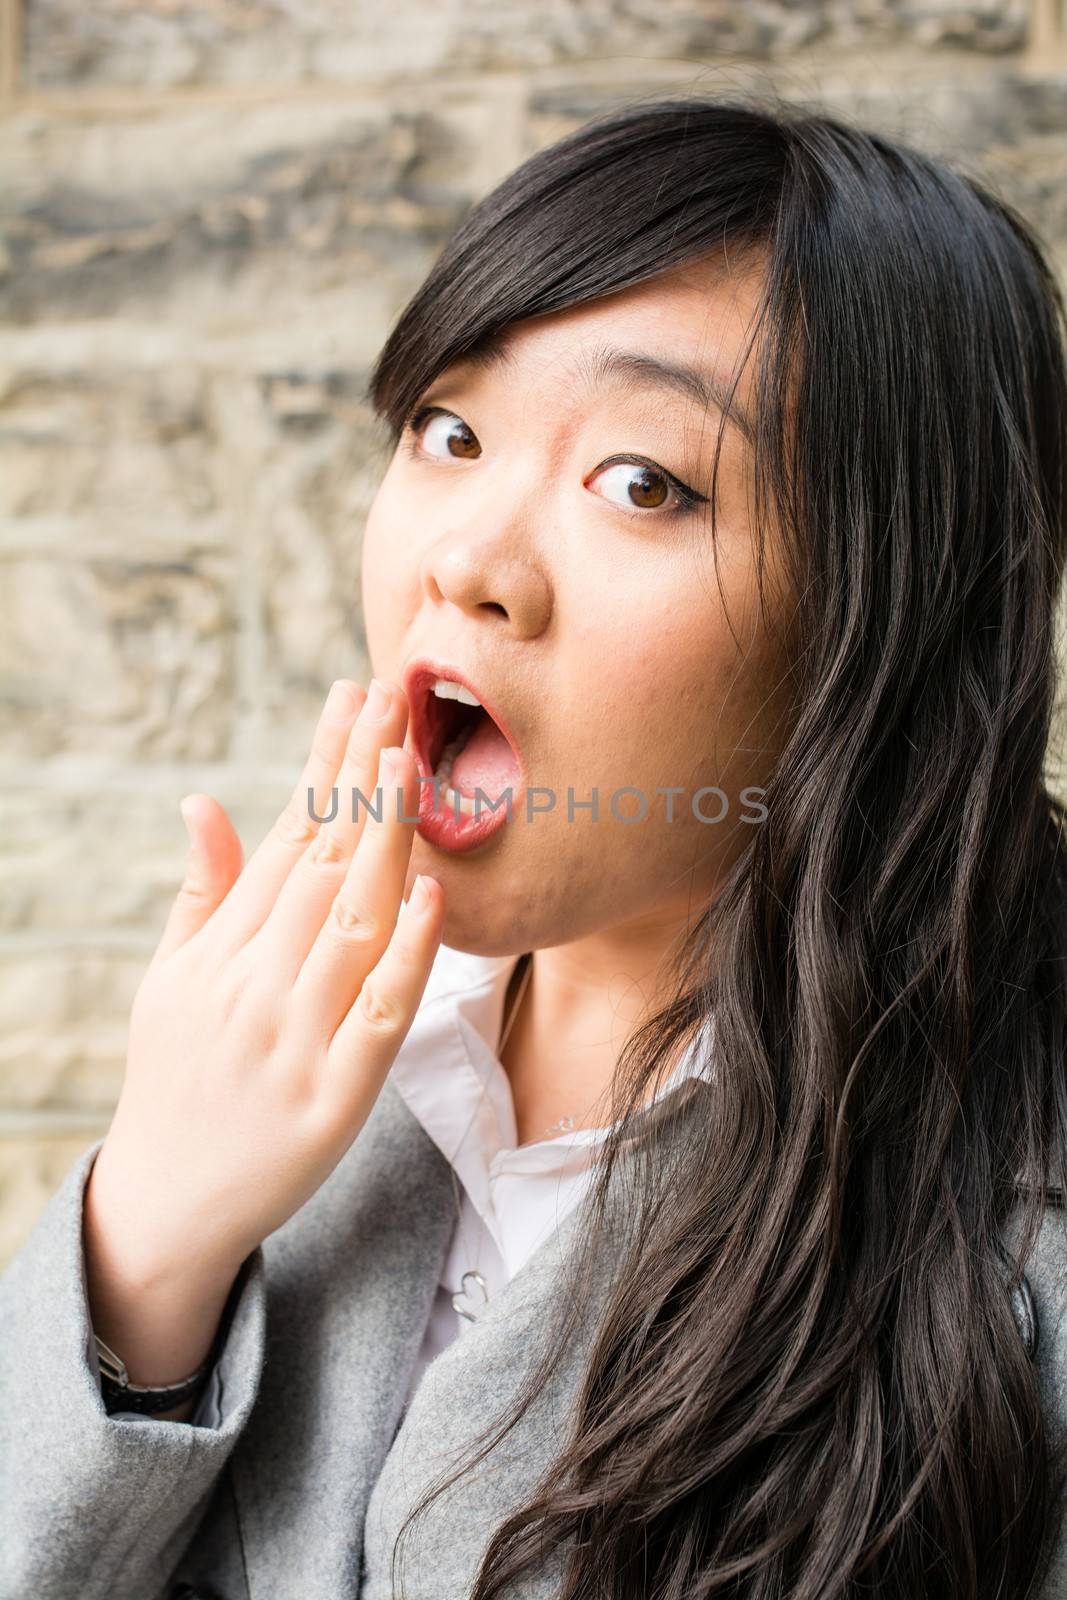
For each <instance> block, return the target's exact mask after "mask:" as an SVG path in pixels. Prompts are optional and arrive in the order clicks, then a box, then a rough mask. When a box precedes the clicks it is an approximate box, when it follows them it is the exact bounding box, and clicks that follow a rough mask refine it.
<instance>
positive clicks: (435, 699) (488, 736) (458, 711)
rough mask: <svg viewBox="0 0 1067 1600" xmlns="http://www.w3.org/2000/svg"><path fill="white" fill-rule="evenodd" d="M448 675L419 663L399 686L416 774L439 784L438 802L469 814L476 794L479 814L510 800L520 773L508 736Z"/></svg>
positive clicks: (467, 690)
mask: <svg viewBox="0 0 1067 1600" xmlns="http://www.w3.org/2000/svg"><path fill="white" fill-rule="evenodd" d="M452 671H453V669H449V668H438V667H434V666H433V665H420V666H419V667H418V668H417V669H415V670H414V671H413V672H412V673H411V675H410V677H409V680H408V682H407V683H406V684H405V688H406V691H407V695H408V700H409V703H410V707H411V730H412V742H413V745H414V749H415V755H416V757H417V759H418V762H419V767H420V771H421V773H422V775H423V776H424V777H430V776H431V775H432V776H434V777H436V778H437V779H438V780H439V785H440V796H441V800H442V803H445V804H449V805H453V806H456V807H458V809H459V810H460V811H461V812H462V813H466V814H468V815H470V814H473V813H475V811H476V806H475V801H476V799H477V797H478V796H479V794H480V796H481V801H480V805H479V807H478V810H480V811H485V810H486V809H487V802H490V801H491V802H493V803H494V804H495V803H498V802H500V801H501V800H502V798H504V797H506V796H507V794H508V793H509V792H510V794H511V797H512V799H513V800H514V797H515V795H516V792H517V790H518V788H519V786H520V784H521V782H522V769H521V766H520V762H519V758H518V753H517V750H516V747H515V744H514V741H513V740H512V738H511V735H510V733H509V732H508V731H507V730H506V729H505V727H504V726H502V724H501V721H500V719H499V718H498V717H497V716H496V715H495V714H494V713H493V712H492V711H491V710H490V709H489V708H488V707H487V706H485V705H483V704H482V703H481V701H480V699H479V697H478V695H477V694H476V692H475V691H474V690H473V688H471V686H470V685H468V684H466V683H463V682H461V681H460V680H459V679H458V678H455V677H454V676H452ZM427 787H429V786H427ZM505 804H506V801H505Z"/></svg>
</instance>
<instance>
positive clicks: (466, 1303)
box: [448, 952, 577, 1322]
mask: <svg viewBox="0 0 1067 1600" xmlns="http://www.w3.org/2000/svg"><path fill="white" fill-rule="evenodd" d="M522 959H523V960H524V961H525V963H526V967H525V970H524V972H523V974H522V977H521V978H520V979H519V987H518V988H517V989H516V991H515V998H514V1000H513V1001H512V1002H511V1005H510V1006H509V1007H508V1014H507V1018H506V1020H505V1022H504V1025H503V1027H502V1028H501V1031H500V1039H499V1041H498V1043H497V1047H496V1053H497V1056H498V1057H499V1056H502V1055H503V1054H504V1046H505V1045H506V1044H507V1041H508V1035H509V1034H510V1032H511V1029H512V1025H513V1023H514V1021H515V1018H516V1017H517V1016H518V1014H519V1007H520V1005H521V1004H522V999H523V995H524V994H525V993H526V989H527V986H528V985H529V982H530V974H531V973H532V972H533V953H532V952H530V953H528V954H527V955H525V956H524V957H522ZM576 1121H577V1117H576V1115H573V1114H572V1115H571V1116H568V1117H561V1118H560V1120H559V1121H558V1122H554V1123H553V1124H552V1126H551V1127H550V1128H546V1129H545V1131H544V1135H543V1137H545V1138H552V1137H553V1136H554V1135H555V1134H557V1133H566V1132H567V1131H568V1130H569V1129H570V1128H573V1127H574V1124H575V1122H576ZM448 1170H449V1174H450V1176H451V1179H452V1191H453V1194H454V1195H455V1198H456V1220H457V1222H461V1221H462V1207H461V1204H460V1196H459V1185H458V1183H457V1181H456V1173H455V1168H454V1167H453V1166H452V1165H451V1163H449V1169H448ZM480 1255H481V1241H479V1245H478V1249H477V1251H476V1252H475V1256H474V1266H473V1267H468V1269H467V1271H466V1272H465V1273H464V1274H463V1276H462V1278H461V1279H460V1284H459V1288H458V1289H457V1291H456V1293H455V1294H454V1295H453V1296H452V1309H453V1310H454V1311H456V1312H458V1314H459V1315H460V1316H461V1317H465V1318H466V1319H467V1321H468V1322H477V1320H478V1318H479V1317H480V1316H481V1314H482V1312H483V1311H484V1310H485V1308H486V1306H487V1305H488V1304H489V1287H488V1285H487V1283H486V1281H485V1278H484V1277H483V1276H482V1274H481V1273H480V1272H479V1271H478V1259H479V1257H480Z"/></svg>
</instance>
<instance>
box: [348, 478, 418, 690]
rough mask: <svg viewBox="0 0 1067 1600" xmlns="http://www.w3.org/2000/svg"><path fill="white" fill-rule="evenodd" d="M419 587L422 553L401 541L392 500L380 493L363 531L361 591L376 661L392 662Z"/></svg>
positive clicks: (383, 666) (365, 622) (371, 652)
mask: <svg viewBox="0 0 1067 1600" xmlns="http://www.w3.org/2000/svg"><path fill="white" fill-rule="evenodd" d="M417 584H418V553H417V551H415V550H414V549H413V548H412V544H411V541H409V540H405V539H404V538H402V537H401V535H400V532H399V530H398V528H397V526H396V524H395V520H394V519H393V518H391V517H390V504H389V498H388V496H387V495H386V494H385V493H384V492H382V491H379V494H378V496H377V498H376V499H375V501H374V504H373V505H372V506H371V509H370V513H369V515H368V517H367V522H366V525H365V527H364V530H363V547H362V554H361V587H362V600H363V620H364V627H365V630H366V635H367V647H368V650H369V652H370V656H371V659H372V661H376V662H379V663H380V664H382V670H383V671H386V672H389V671H391V670H392V669H391V668H390V667H389V666H388V665H386V663H387V662H388V661H389V659H390V655H391V650H390V646H391V643H392V641H393V640H394V639H395V638H396V637H397V636H398V634H399V633H400V631H401V630H402V629H403V627H404V624H405V619H406V617H407V616H408V614H409V612H410V610H411V605H412V601H411V596H412V594H413V593H415V591H416V589H417Z"/></svg>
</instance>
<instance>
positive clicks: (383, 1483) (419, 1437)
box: [359, 1204, 589, 1600]
mask: <svg viewBox="0 0 1067 1600" xmlns="http://www.w3.org/2000/svg"><path fill="white" fill-rule="evenodd" d="M584 1210H585V1206H584V1204H583V1205H581V1206H579V1207H578V1208H577V1209H576V1210H575V1211H573V1212H571V1214H570V1215H569V1216H568V1217H567V1218H566V1220H565V1221H564V1223H563V1224H562V1226H561V1227H560V1228H559V1230H558V1231H557V1233H555V1234H554V1235H552V1236H551V1237H550V1238H549V1239H548V1240H547V1241H546V1242H545V1243H544V1244H543V1245H542V1246H541V1247H540V1248H539V1249H538V1250H537V1251H536V1252H535V1253H534V1255H533V1256H531V1257H530V1259H529V1261H527V1263H526V1265H525V1266H524V1267H523V1268H522V1269H521V1270H520V1271H519V1272H518V1273H517V1274H516V1275H515V1277H513V1278H512V1279H511V1281H510V1282H509V1283H508V1284H507V1285H506V1286H505V1287H504V1289H502V1290H501V1292H500V1293H499V1294H498V1295H497V1297H496V1299H495V1300H493V1301H492V1302H491V1304H490V1305H489V1306H488V1307H487V1308H486V1310H485V1311H484V1312H483V1313H482V1315H481V1316H480V1317H479V1319H478V1321H477V1322H476V1323H474V1324H473V1325H472V1326H471V1327H470V1328H468V1329H467V1330H465V1331H464V1332H463V1333H462V1334H461V1335H460V1337H459V1338H458V1339H457V1340H455V1341H454V1342H453V1343H452V1344H450V1345H449V1346H448V1347H447V1349H445V1350H443V1351H442V1352H441V1354H440V1355H439V1356H438V1357H437V1358H436V1359H435V1360H434V1361H433V1362H431V1364H430V1366H429V1367H428V1368H427V1370H426V1372H425V1374H424V1376H423V1379H422V1382H421V1383H420V1384H419V1387H418V1389H417V1390H416V1391H415V1394H414V1396H413V1397H412V1401H411V1405H410V1408H409V1409H408V1412H407V1414H406V1415H405V1417H404V1420H403V1423H402V1425H401V1427H400V1430H399V1432H398V1433H397V1436H396V1439H395V1440H394V1442H393V1446H392V1449H391V1450H390V1451H389V1454H388V1457H387V1459H386V1461H385V1464H384V1467H383V1468H382V1471H381V1475H380V1477H379V1479H378V1482H377V1484H376V1485H375V1487H374V1490H373V1493H372V1495H371V1498H370V1503H369V1506H368V1509H367V1520H366V1526H365V1529H364V1561H365V1575H364V1582H363V1587H362V1589H361V1590H360V1591H359V1593H360V1600H392V1597H393V1595H394V1593H395V1592H396V1590H395V1588H394V1584H393V1571H392V1555H393V1547H394V1544H395V1542H396V1539H397V1535H398V1534H399V1531H400V1527H401V1524H402V1522H403V1520H404V1517H405V1516H406V1515H407V1513H408V1511H409V1510H411V1509H412V1508H413V1507H414V1506H415V1505H416V1503H417V1502H418V1500H419V1498H420V1496H421V1495H422V1493H423V1492H424V1491H425V1490H426V1489H427V1488H428V1487H429V1486H430V1485H431V1484H432V1483H433V1482H434V1481H435V1479H436V1477H437V1475H438V1474H439V1473H444V1472H447V1471H450V1470H452V1469H453V1468H454V1467H455V1466H456V1465H457V1464H458V1463H459V1461H460V1459H461V1458H463V1457H464V1456H465V1452H466V1450H467V1448H468V1446H469V1445H470V1443H471V1441H472V1440H473V1439H474V1438H475V1437H476V1436H477V1435H478V1433H479V1432H480V1431H481V1429H482V1428H484V1427H485V1426H486V1425H487V1424H488V1423H490V1422H491V1421H492V1420H493V1419H494V1418H496V1417H497V1416H498V1415H502V1414H503V1411H504V1409H505V1407H506V1406H507V1405H509V1404H510V1402H511V1400H512V1399H513V1398H514V1397H515V1395H517V1393H518V1392H519V1389H520V1388H521V1386H522V1385H523V1384H524V1382H525V1379H526V1377H527V1374H528V1373H529V1371H530V1370H531V1369H532V1367H533V1365H534V1364H535V1362H536V1361H537V1359H538V1358H539V1357H540V1355H541V1353H542V1351H543V1349H544V1345H545V1341H546V1339H548V1338H550V1337H551V1323H552V1313H553V1312H554V1311H555V1310H556V1309H557V1308H558V1303H559V1297H560V1296H562V1295H565V1294H567V1293H568V1288H569V1284H568V1278H567V1252H568V1249H569V1248H570V1246H571V1245H572V1242H573V1240H574V1237H575V1230H576V1228H577V1227H578V1226H579V1225H580V1220H581V1216H582V1213H583V1212H584ZM586 1287H587V1289H588V1287H589V1286H588V1285H587V1286H586ZM585 1346H586V1340H585V1338H584V1337H582V1338H579V1339H576V1340H575V1341H574V1343H573V1345H572V1349H571V1352H570V1355H569V1358H568V1360H567V1362H566V1365H565V1367H564V1370H563V1372H562V1373H561V1374H560V1375H559V1376H558V1377H557V1380H556V1382H555V1383H554V1384H551V1385H548V1386H546V1387H545V1388H544V1389H543V1390H542V1391H541V1392H540V1394H539V1395H538V1398H537V1400H536V1402H535V1404H534V1406H533V1407H532V1408H531V1410H530V1411H528V1412H527V1413H526V1415H525V1417H524V1418H523V1419H522V1421H521V1422H520V1423H519V1424H518V1425H517V1426H516V1428H515V1429H513V1431H512V1432H511V1433H510V1434H509V1435H508V1436H507V1438H506V1439H505V1440H504V1441H503V1443H502V1444H500V1445H498V1446H497V1447H496V1448H495V1449H493V1450H492V1451H491V1452H490V1454H489V1456H488V1457H487V1459H486V1461H485V1462H483V1463H481V1464H480V1465H479V1466H478V1467H477V1468H475V1469H474V1471H473V1472H472V1473H470V1474H469V1475H465V1476H464V1477H463V1478H461V1479H460V1481H459V1483H458V1484H457V1485H456V1486H455V1487H454V1488H452V1489H450V1490H448V1491H447V1492H446V1493H445V1494H443V1495H442V1496H441V1497H440V1498H439V1499H438V1500H436V1501H435V1502H434V1503H433V1505H432V1507H431V1508H430V1510H429V1511H428V1512H427V1513H426V1515H425V1517H424V1518H423V1519H420V1524H419V1525H418V1526H417V1527H416V1528H415V1529H413V1531H412V1533H411V1535H409V1536H405V1538H406V1540H407V1539H410V1544H409V1545H408V1554H407V1557H406V1559H404V1556H403V1552H402V1562H403V1564H402V1578H403V1585H404V1589H403V1592H404V1596H405V1600H441V1597H442V1596H444V1595H447V1596H449V1597H450V1600H451V1597H453V1596H456V1597H458V1596H461V1595H465V1594H469V1593H470V1591H471V1588H472V1586H473V1581H474V1576H475V1573H476V1572H477V1568H478V1564H479V1562H480V1560H481V1557H482V1554H483V1553H484V1550H485V1547H486V1545H487V1544H488V1542H489V1538H490V1536H491V1534H492V1532H493V1531H494V1529H495V1528H496V1527H497V1525H498V1524H499V1523H500V1522H501V1521H503V1519H504V1518H505V1517H506V1516H507V1515H508V1513H509V1512H511V1511H513V1510H515V1509H516V1508H517V1506H518V1505H519V1503H520V1501H521V1500H524V1499H525V1498H526V1496H527V1495H528V1493H529V1492H530V1490H531V1489H532V1488H533V1486H534V1484H535V1482H536V1481H537V1479H538V1477H539V1476H540V1475H541V1473H542V1471H543V1470H544V1469H545V1468H546V1467H547V1466H548V1464H549V1463H550V1461H551V1460H552V1459H553V1458H554V1457H555V1456H556V1455H557V1454H558V1453H559V1451H560V1449H561V1448H562V1446H563V1443H564V1439H565V1434H566V1429H567V1424H568V1422H569V1421H570V1418H571V1416H572V1414H573V1407H574V1402H575V1394H576V1389H577V1386H578V1384H579V1382H580V1379H581V1368H582V1367H583V1366H584V1357H585V1356H586V1355H587V1350H586V1348H585ZM560 1579H561V1570H560V1569H559V1567H558V1565H557V1562H556V1559H555V1558H553V1559H551V1560H550V1561H549V1562H548V1564H547V1565H545V1566H544V1567H543V1568H542V1570H541V1571H540V1572H538V1573H537V1574H536V1576H535V1577H534V1578H533V1579H531V1581H530V1584H529V1586H527V1587H523V1588H522V1589H521V1590H517V1591H516V1600H518V1596H519V1594H521V1595H522V1596H523V1597H524V1600H542V1597H544V1600H548V1597H550V1596H552V1595H554V1594H556V1593H557V1592H558V1590H559V1586H560Z"/></svg>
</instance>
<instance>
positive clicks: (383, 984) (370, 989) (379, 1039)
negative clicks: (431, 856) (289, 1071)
mask: <svg viewBox="0 0 1067 1600" xmlns="http://www.w3.org/2000/svg"><path fill="white" fill-rule="evenodd" d="M443 926H444V892H443V890H442V888H441V885H440V884H439V883H438V881H437V879H436V878H428V877H426V876H424V875H423V874H422V873H420V874H419V876H418V877H417V878H416V879H415V882H414V884H413V885H412V890H411V897H410V899H409V900H408V901H407V903H406V904H405V905H404V907H403V909H402V910H401V912H400V916H399V917H398V919H397V923H396V927H395V929H394V931H393V935H392V938H391V939H390V940H389V943H388V944H387V946H386V948H385V950H384V952H383V953H382V955H381V956H380V957H379V959H378V961H377V962H376V963H375V965H374V967H373V968H372V969H371V971H370V972H369V973H368V974H367V977H366V978H365V979H364V981H363V983H362V985H361V987H360V990H359V994H358V996H357V997H356V999H355V1001H354V1002H353V1004H352V1005H351V1006H350V1007H349V1009H348V1011H347V1012H346V1014H345V1015H344V1017H343V1018H342V1020H341V1023H340V1025H339V1027H338V1028H337V1031H336V1032H335V1033H334V1035H333V1038H332V1040H331V1042H330V1047H329V1050H328V1052H327V1058H326V1072H325V1080H324V1085H323V1092H324V1094H325V1095H326V1096H327V1098H328V1099H329V1100H330V1101H331V1102H332V1105H333V1107H334V1113H335V1115H336V1116H337V1118H338V1120H339V1121H341V1122H343V1123H347V1124H350V1125H351V1124H355V1125H356V1127H357V1130H358V1128H359V1127H361V1126H362V1123H363V1121H364V1120H365V1119H366V1116H367V1114H368V1112H369V1110H370V1107H371V1105H373V1103H374V1100H375V1098H376V1097H377V1095H378V1093H379V1092H380V1090H381V1086H382V1084H383V1082H384V1080H385V1078H386V1075H387V1074H388V1072H389V1069H390V1067H391V1066H392V1064H393V1062H394V1061H395V1060H396V1056H397V1052H398V1050H399V1049H400V1046H401V1045H402V1044H403V1042H404V1040H405V1038H406V1037H407V1033H408V1030H409V1029H410V1027H411V1024H412V1022H413V1021H414V1019H415V1014H416V1012H417V1011H418V1009H419V1005H420V1003H421V1001H422V996H423V993H424V991H425V989H426V982H427V979H428V978H429V976H430V972H431V970H432V968H433V964H434V960H435V958H436V955H437V951H438V949H439V948H440V944H441V933H442V929H443Z"/></svg>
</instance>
